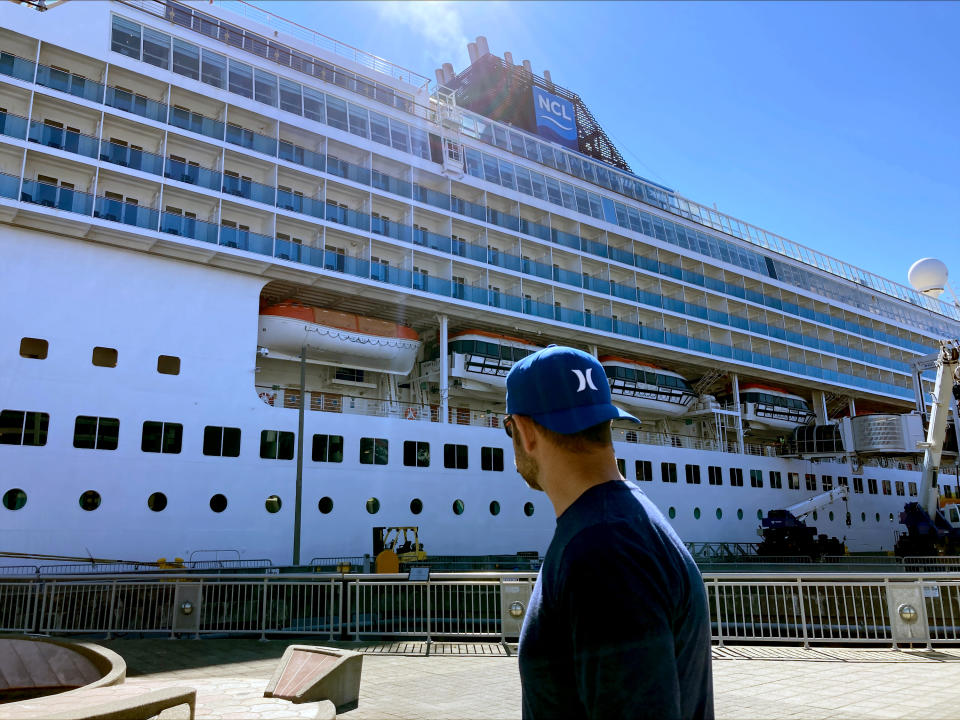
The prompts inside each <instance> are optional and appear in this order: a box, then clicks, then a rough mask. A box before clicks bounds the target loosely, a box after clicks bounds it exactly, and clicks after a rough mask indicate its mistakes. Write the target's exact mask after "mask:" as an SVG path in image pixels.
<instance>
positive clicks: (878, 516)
mask: <svg viewBox="0 0 960 720" xmlns="http://www.w3.org/2000/svg"><path fill="white" fill-rule="evenodd" d="M877 522H880V513H877Z"/></svg>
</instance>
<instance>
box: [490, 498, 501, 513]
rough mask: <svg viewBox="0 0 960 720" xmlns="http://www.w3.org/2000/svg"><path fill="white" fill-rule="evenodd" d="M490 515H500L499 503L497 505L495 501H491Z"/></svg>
mask: <svg viewBox="0 0 960 720" xmlns="http://www.w3.org/2000/svg"><path fill="white" fill-rule="evenodd" d="M490 514H491V515H499V514H500V503H498V502H497V501H496V500H493V501H491V502H490Z"/></svg>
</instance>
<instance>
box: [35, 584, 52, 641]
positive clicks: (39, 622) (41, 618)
mask: <svg viewBox="0 0 960 720" xmlns="http://www.w3.org/2000/svg"><path fill="white" fill-rule="evenodd" d="M49 589H50V582H49V581H47V580H44V581H43V602H42V603H41V605H40V615H39V616H38V617H37V632H38V633H41V634H42V633H43V625H44V618H45V617H46V615H47V591H48V590H49Z"/></svg>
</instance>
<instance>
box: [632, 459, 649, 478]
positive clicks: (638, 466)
mask: <svg viewBox="0 0 960 720" xmlns="http://www.w3.org/2000/svg"><path fill="white" fill-rule="evenodd" d="M634 471H635V472H636V474H637V480H639V481H641V482H652V481H653V463H652V462H650V461H649V460H637V461H636V462H635V463H634Z"/></svg>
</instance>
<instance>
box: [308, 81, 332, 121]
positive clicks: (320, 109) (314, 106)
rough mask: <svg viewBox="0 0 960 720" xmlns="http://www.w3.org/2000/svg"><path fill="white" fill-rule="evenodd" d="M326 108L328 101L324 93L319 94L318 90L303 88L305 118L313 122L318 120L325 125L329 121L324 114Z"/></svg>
mask: <svg viewBox="0 0 960 720" xmlns="http://www.w3.org/2000/svg"><path fill="white" fill-rule="evenodd" d="M325 106H326V101H325V99H324V94H323V93H321V92H317V91H316V90H311V89H310V88H308V87H305V88H303V116H304V117H306V118H310V119H311V120H316V121H317V122H321V123H325V122H326V121H327V116H326V113H325V112H324V107H325Z"/></svg>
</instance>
